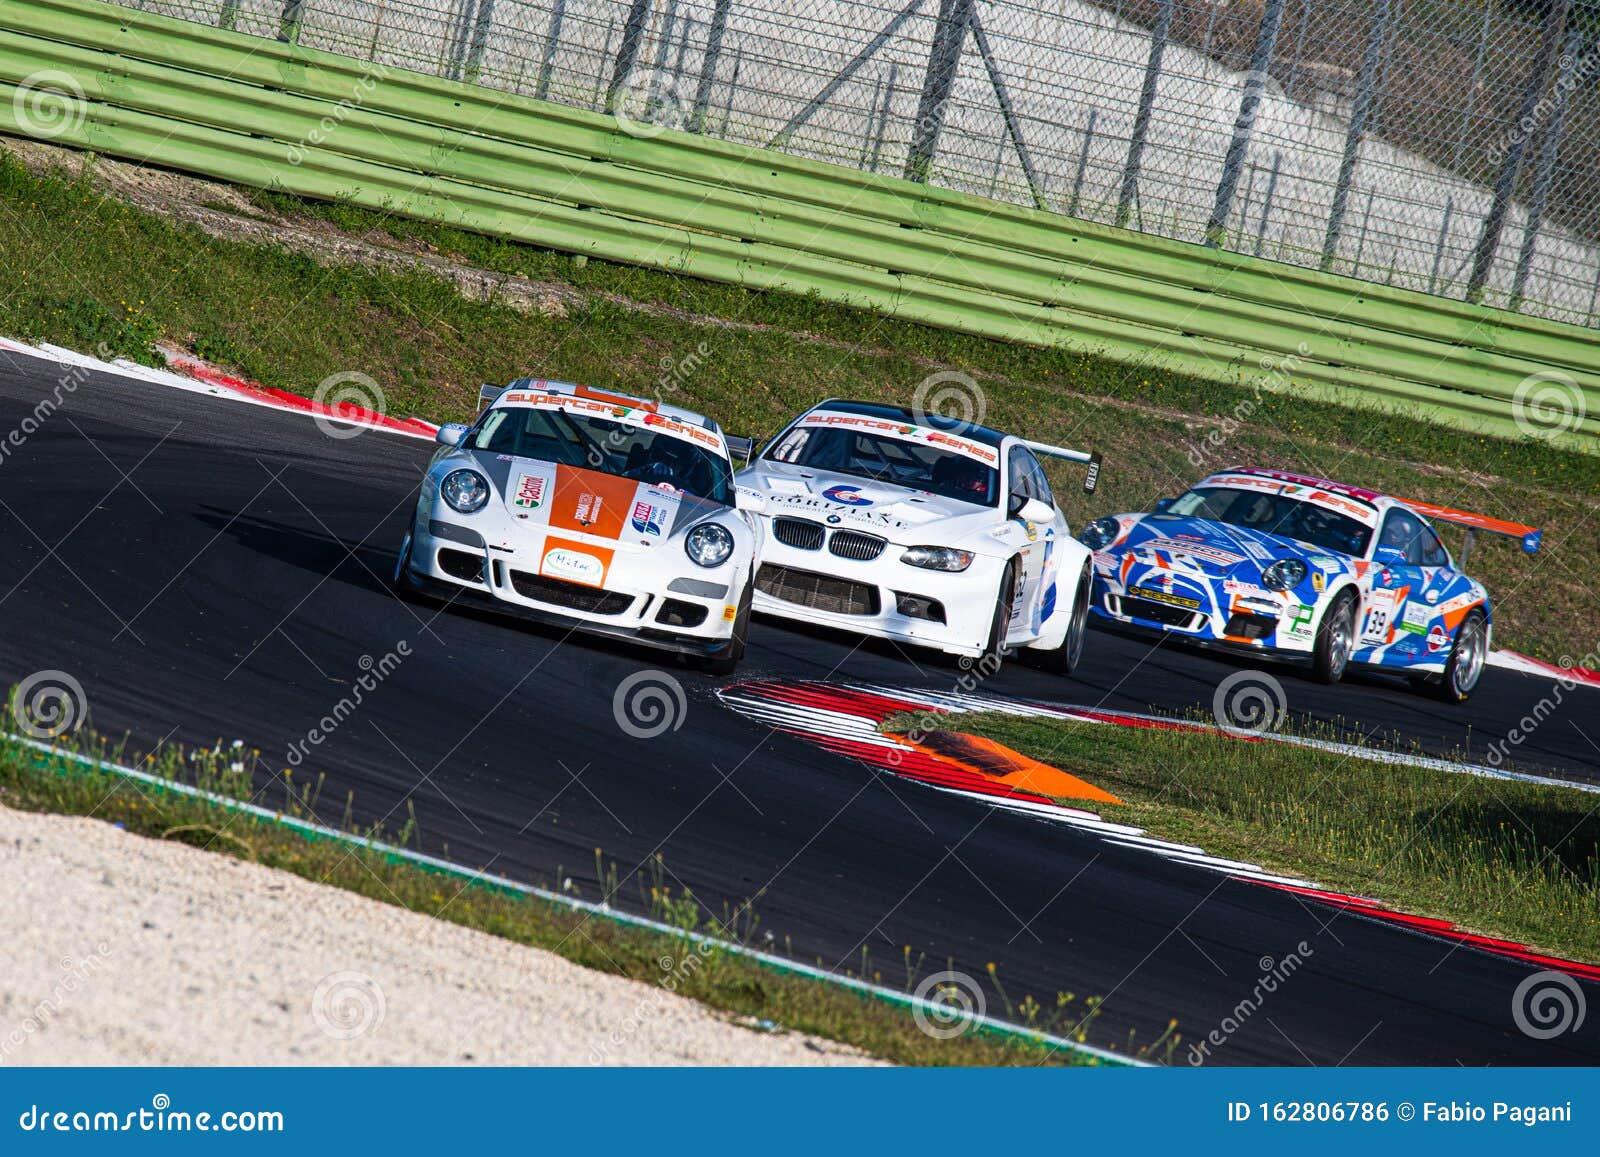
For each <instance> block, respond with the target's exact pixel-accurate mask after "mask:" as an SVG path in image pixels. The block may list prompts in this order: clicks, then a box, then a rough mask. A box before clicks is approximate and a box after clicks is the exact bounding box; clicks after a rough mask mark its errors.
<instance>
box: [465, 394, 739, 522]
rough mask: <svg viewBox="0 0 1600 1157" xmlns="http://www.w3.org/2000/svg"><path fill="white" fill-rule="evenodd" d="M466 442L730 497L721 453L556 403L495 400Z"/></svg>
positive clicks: (713, 497) (717, 498) (723, 499)
mask: <svg viewBox="0 0 1600 1157" xmlns="http://www.w3.org/2000/svg"><path fill="white" fill-rule="evenodd" d="M469 445H470V447H471V448H472V449H474V450H488V451H490V452H492V453H495V454H513V455H515V456H517V457H518V458H536V459H538V460H539V461H541V462H554V463H557V464H558V465H562V466H578V467H582V468H583V469H585V470H598V471H600V472H601V473H602V474H615V475H617V476H618V477H620V478H632V479H634V480H636V481H638V482H644V483H648V484H649V485H652V486H656V485H660V484H662V483H665V484H667V485H669V486H671V487H673V488H674V489H677V490H681V491H683V492H684V493H686V494H690V495H693V496H694V497H696V498H704V499H707V500H709V501H711V502H720V503H722V504H723V505H724V506H727V505H731V504H732V501H733V497H732V496H733V473H732V468H731V467H730V466H729V464H728V460H727V459H726V458H723V457H721V456H720V455H718V454H715V453H713V452H712V451H710V450H708V449H705V448H703V447H700V446H696V445H694V444H693V443H691V442H687V441H685V440H684V439H682V438H680V437H678V436H677V435H675V434H668V433H665V432H663V431H659V430H652V429H649V428H648V427H645V426H638V425H634V424H633V423H631V422H622V421H617V420H614V419H611V418H598V417H592V416H590V415H587V414H571V413H568V412H566V411H565V410H557V409H535V408H533V407H531V406H500V407H497V408H495V409H493V410H490V411H489V412H488V413H487V414H485V415H484V418H483V420H482V422H480V423H479V425H478V427H477V429H475V430H474V431H473V432H472V436H471V439H470V442H469Z"/></svg>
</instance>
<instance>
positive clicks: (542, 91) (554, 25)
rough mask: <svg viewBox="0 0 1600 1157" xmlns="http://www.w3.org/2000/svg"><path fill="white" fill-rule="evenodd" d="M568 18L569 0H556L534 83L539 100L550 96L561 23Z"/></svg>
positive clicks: (534, 90) (534, 93) (535, 93)
mask: <svg viewBox="0 0 1600 1157" xmlns="http://www.w3.org/2000/svg"><path fill="white" fill-rule="evenodd" d="M566 18H567V0H556V5H555V7H554V8H553V9H552V10H551V12H550V29H549V31H547V32H546V33H545V37H544V56H543V57H542V58H541V59H540V61H539V79H538V80H537V81H536V82H535V83H534V86H533V95H534V96H535V97H536V98H537V99H539V100H548V99H549V98H550V73H551V70H553V69H554V68H555V66H556V49H557V48H558V47H559V46H560V44H561V25H562V23H563V22H564V21H565V20H566Z"/></svg>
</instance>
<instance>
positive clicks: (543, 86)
mask: <svg viewBox="0 0 1600 1157" xmlns="http://www.w3.org/2000/svg"><path fill="white" fill-rule="evenodd" d="M120 2H123V3H127V4H130V5H133V6H137V7H140V8H143V9H146V10H149V11H156V12H161V13H164V14H167V15H171V16H177V17H181V18H183V19H187V20H195V21H201V22H204V23H208V24H214V25H218V26H220V27H224V28H231V29H234V30H236V31H239V32H243V33H248V34H251V35H257V36H263V37H270V38H274V39H278V40H285V41H292V42H295V43H298V44H302V45H305V46H308V47H313V48H320V49H325V50H328V51H331V52H336V53H340V54H344V55H348V56H353V57H357V58H360V59H364V60H371V61H374V62H376V63H379V64H382V65H384V66H386V67H394V68H405V69H411V70H415V71H420V72H425V73H430V74H434V75H439V76H444V77H448V78H451V79H456V80H462V81H466V82H469V83H475V84H480V85H485V86H488V87H491V88H496V89H501V90H505V91H508V92H515V93H519V94H523V95H527V96H532V97H537V98H540V99H544V100H552V101H558V102H561V103H565V104H569V105H573V106H577V107H581V108H587V109H594V110H599V111H604V112H608V113H611V114H613V115H616V116H618V117H619V118H622V119H623V120H624V121H625V122H626V123H627V125H628V126H629V127H630V130H631V131H636V132H657V131H661V130H663V129H667V128H671V129H680V130H684V131H689V132H697V133H706V134H710V135H714V136H717V137H721V138H725V139H728V140H731V141H737V142H740V143H744V144H749V145H756V146H762V147H771V148H778V149H782V150H785V151H787V152H790V153H795V154H798V155H803V156H807V157H813V158H816V159H819V160H824V161H830V162H834V163H837V164H843V165H849V166H855V167H858V168H861V169H868V170H873V171H879V172H886V173H893V174H896V175H901V176H905V177H909V178H910V179H912V180H917V181H925V182H929V183H932V184H935V185H939V186H944V187H948V188H952V189H960V190H963V191H966V192H970V193H975V194H978V195H980V196H984V197H990V198H995V199H998V200H1003V201H1011V202H1016V203H1020V204H1024V205H1032V206H1035V207H1037V208H1040V209H1044V210H1047V211H1050V212H1059V213H1065V214H1069V215H1072V216H1076V217H1081V218H1085V219H1088V220H1092V221H1098V222H1103V223H1107V224H1112V225H1120V226H1125V227H1127V228H1131V229H1137V230H1141V231H1143V232H1148V233H1153V234H1160V235H1162V236H1165V237H1170V238H1174V239H1177V240H1181V241H1189V242H1197V243H1201V244H1207V245H1213V246H1219V247H1222V248H1226V249H1230V250H1235V251H1239V252H1244V253H1250V254H1255V255H1257V256H1260V257H1264V258H1268V259H1271V260H1275V261H1283V262H1289V263H1293V264H1296V265H1302V266H1309V267H1312V268H1320V269H1324V270H1329V271H1332V272H1336V273H1342V274H1347V275H1350V276H1354V277H1358V278H1363V279H1366V280H1370V281H1377V282H1383V283H1385V284H1390V285H1397V286H1404V287H1407V288H1411V289H1417V290H1422V291H1425V292H1428V293H1435V294H1441V295H1446V296H1450V297H1457V298H1465V299H1467V300H1473V301H1481V302H1483V303H1485V304H1488V305H1492V306H1497V307H1501V308H1507V309H1516V310H1521V311H1523V312H1527V313H1533V314H1538V315H1541V316H1546V317H1551V318H1556V319H1560V320H1564V321H1571V322H1576V323H1578V324H1581V325H1588V326H1593V325H1595V324H1596V323H1597V321H1600V313H1597V307H1600V240H1597V238H1600V0H1099V2H1097V3H1091V2H1089V0H1035V2H1032V3H1024V2H1018V0H762V2H760V3H755V2H751V0H444V3H443V4H440V5H438V6H428V5H425V4H423V3H421V2H420V0H142V2H140V0H120Z"/></svg>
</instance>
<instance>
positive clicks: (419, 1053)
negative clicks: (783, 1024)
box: [0, 807, 872, 1065]
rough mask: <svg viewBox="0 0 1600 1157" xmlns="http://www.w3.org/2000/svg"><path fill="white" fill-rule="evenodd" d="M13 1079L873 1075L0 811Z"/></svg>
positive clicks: (296, 887) (356, 903) (231, 874)
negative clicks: (91, 1071) (584, 1071)
mask: <svg viewBox="0 0 1600 1157" xmlns="http://www.w3.org/2000/svg"><path fill="white" fill-rule="evenodd" d="M0 879H4V880H5V881H6V897H5V902H4V904H0V1065H10V1064H22V1065H46V1064H73V1065H88V1064H108V1065H180V1064H199V1065H220V1064H262V1065H287V1064H295V1065H300V1064H316V1065H327V1064H334V1065H339V1064H349V1065H369V1064H396V1065H433V1064H508V1065H590V1064H622V1065H629V1064H631V1065H818V1064H822V1065H837V1064H863V1063H872V1062H871V1061H870V1059H869V1058H866V1057H863V1056H862V1055H860V1054H859V1053H856V1052H854V1051H852V1050H849V1049H846V1048H844V1047H842V1046H840V1045H836V1044H833V1043H831V1042H827V1041H819V1040H815V1039H812V1038H808V1037H804V1036H800V1035H798V1034H791V1033H767V1032H757V1031H753V1030H751V1029H747V1028H743V1027H740V1026H739V1025H737V1024H734V1023H731V1022H730V1021H729V1020H727V1019H726V1018H724V1017H721V1016H719V1015H717V1014H715V1013H713V1012H712V1011H710V1010H708V1009H706V1008H705V1007H703V1006H701V1005H699V1004H696V1003H695V1002H693V1001H691V1000H687V999H685V998H683V997H680V996H676V995H673V994H671V993H669V992H667V991H665V990H663V989H661V988H658V987H655V986H652V985H646V984H641V983H639V982H637V981H633V980H627V979H623V978H620V977H615V976H607V975H605V974H603V973H599V972H595V971H592V970H590V969H586V968H583V967H580V966H579V965H576V964H572V963H569V962H568V961H566V960H563V959H562V958H560V957H558V956H556V955H554V954H552V953H550V952H546V951H543V950H540V949H536V948H529V947H525V946H523V945H519V944H514V943H512V942H510V941H507V940H501V939H497V938H496V937H493V936H489V935H486V934H484V933H481V932H475V931H472V930H470V929H467V928H462V927H459V926H457V925H455V924H450V923H447V922H445V921H443V920H436V919H433V918H431V917H428V916H423V915H419V914H417V913H414V912H408V911H405V910H404V909H401V908H397V907H393V906H390V905H387V904H382V903H379V902H377V901H374V900H369V899H366V898H364V897H361V896H357V895H354V894H352V893H349V892H345V891H342V890H340V889H337V888H332V887H327V886H324V885H320V884H314V883H311V882H309V881H307V880H303V879H301V878H300V877H298V876H294V875H291V874H289V873H286V872H281V871H277V870H274V869H271V868H264V867H260V866H258V865H255V864H250V863H246V862H243V861H241V860H237V859H234V858H233V857H231V856H226V855H219V854H216V853H214V852H207V851H202V850H200V849H198V848H193V847H189V846H187V845H184V844H180V843H170V842H162V841H159V840H152V839H147V838H144V837H141V836H135V835H130V834H128V833H126V832H123V831H121V830H120V829H118V828H116V827H114V826H112V825H111V824H107V823H103V822H100V821H97V820H90V819H79V818H74V817H64V816H52V815H37V814H33V813H28V812H19V811H14V810H11V809H8V808H5V807H0Z"/></svg>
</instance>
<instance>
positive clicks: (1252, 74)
mask: <svg viewBox="0 0 1600 1157" xmlns="http://www.w3.org/2000/svg"><path fill="white" fill-rule="evenodd" d="M1283 5H1284V0H1267V3H1266V10H1265V11H1264V12H1263V13H1262V16H1261V31H1260V32H1258V33H1257V34H1256V48H1255V52H1254V53H1253V54H1252V55H1251V57H1250V71H1249V73H1248V74H1246V76H1245V78H1244V95H1243V96H1242V97H1240V99H1239V115H1238V117H1236V118H1235V119H1234V122H1233V139H1232V140H1231V141H1229V142H1228V154H1227V156H1226V157H1224V158H1223V161H1222V180H1220V181H1218V182H1217V199H1216V203H1215V204H1214V205H1213V206H1212V207H1211V220H1210V221H1208V222H1206V236H1205V243H1206V245H1208V246H1209V247H1210V248H1212V249H1215V248H1217V247H1218V246H1220V245H1221V244H1222V241H1223V238H1224V237H1226V236H1227V232H1228V212H1229V210H1231V209H1232V208H1233V198H1234V195H1235V194H1236V193H1237V192H1238V191H1239V171H1240V170H1241V169H1243V168H1244V158H1245V154H1246V153H1247V152H1248V151H1249V149H1250V136H1251V134H1252V133H1253V132H1254V131H1255V123H1256V113H1257V112H1258V111H1259V110H1260V108H1261V90H1262V88H1264V87H1265V86H1266V82H1267V69H1268V68H1270V67H1271V66H1272V52H1273V49H1274V48H1276V47H1277V44H1278V31H1279V30H1280V29H1281V28H1282V27H1283Z"/></svg>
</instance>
